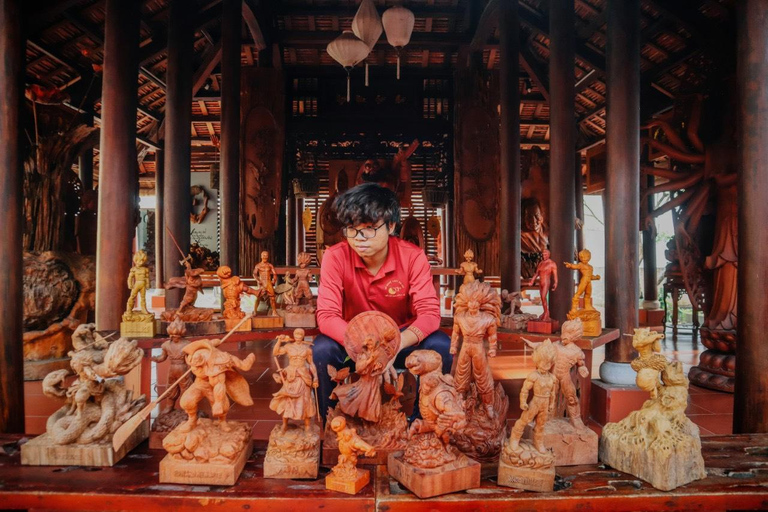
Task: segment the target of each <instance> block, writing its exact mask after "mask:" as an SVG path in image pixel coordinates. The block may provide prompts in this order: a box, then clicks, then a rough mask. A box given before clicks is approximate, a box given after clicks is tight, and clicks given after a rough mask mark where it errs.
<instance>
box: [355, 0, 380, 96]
mask: <svg viewBox="0 0 768 512" xmlns="http://www.w3.org/2000/svg"><path fill="white" fill-rule="evenodd" d="M383 30H384V27H382V26H381V17H380V16H379V13H378V11H376V6H375V5H374V4H373V0H363V1H362V2H360V8H359V9H358V10H357V14H355V17H354V18H353V19H352V32H354V33H355V35H356V36H357V37H359V38H360V39H362V40H363V42H365V44H367V45H368V49H369V50H373V47H374V46H376V43H377V42H378V41H379V38H380V37H381V33H382V31H383ZM365 86H366V87H367V86H368V63H367V62H366V63H365Z"/></svg>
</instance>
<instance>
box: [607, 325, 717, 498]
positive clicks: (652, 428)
mask: <svg viewBox="0 0 768 512" xmlns="http://www.w3.org/2000/svg"><path fill="white" fill-rule="evenodd" d="M663 337H664V335H663V334H661V333H656V332H653V331H651V330H650V329H647V328H643V329H635V334H634V336H633V338H632V346H633V347H634V348H635V349H636V350H637V351H638V353H639V356H638V358H637V359H635V360H634V361H632V368H633V369H634V370H635V371H636V372H637V378H636V383H637V386H638V387H639V388H640V389H643V390H645V391H648V392H649V393H650V395H651V399H650V400H646V402H645V403H644V404H643V407H642V409H640V410H639V411H634V412H632V413H630V415H629V416H627V417H626V418H624V419H623V420H621V421H620V422H618V423H608V424H607V425H606V426H605V427H604V428H603V434H602V436H600V460H601V461H602V462H604V463H605V464H607V465H609V466H611V467H613V468H616V469H618V470H619V471H623V472H625V473H629V474H631V475H635V476H636V477H638V478H642V479H643V480H645V481H646V482H648V483H650V484H651V485H652V486H653V487H655V488H656V489H660V490H662V491H671V490H672V489H675V488H677V487H679V486H681V485H685V484H687V483H689V482H693V481H694V480H699V479H701V478H705V477H706V476H707V472H706V470H705V469H704V459H703V457H702V456H701V439H700V437H699V427H698V426H697V425H696V424H695V423H693V422H692V421H691V420H690V419H689V418H688V417H686V415H685V409H686V407H687V406H688V379H687V378H686V376H685V372H684V371H683V365H682V364H681V363H680V362H679V361H675V362H672V363H670V362H668V361H667V360H666V358H665V357H664V356H663V355H661V354H659V353H658V352H659V351H661V345H660V343H659V340H660V339H661V338H663ZM659 377H661V380H659Z"/></svg>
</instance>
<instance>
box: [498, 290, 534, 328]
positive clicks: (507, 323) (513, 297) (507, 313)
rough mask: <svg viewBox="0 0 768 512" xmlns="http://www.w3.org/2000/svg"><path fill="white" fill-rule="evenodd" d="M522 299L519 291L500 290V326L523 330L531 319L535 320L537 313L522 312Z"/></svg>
mask: <svg viewBox="0 0 768 512" xmlns="http://www.w3.org/2000/svg"><path fill="white" fill-rule="evenodd" d="M522 306H523V301H522V296H521V294H520V292H511V293H510V292H509V290H501V324H500V325H501V327H504V328H505V329H513V330H517V331H522V330H525V329H526V328H527V327H528V323H529V322H530V321H531V320H536V319H537V318H538V315H536V314H533V313H523V310H522Z"/></svg>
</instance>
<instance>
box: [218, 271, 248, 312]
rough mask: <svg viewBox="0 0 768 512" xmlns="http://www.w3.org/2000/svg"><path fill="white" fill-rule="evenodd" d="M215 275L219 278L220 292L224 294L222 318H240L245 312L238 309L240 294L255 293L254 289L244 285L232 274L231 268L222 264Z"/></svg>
mask: <svg viewBox="0 0 768 512" xmlns="http://www.w3.org/2000/svg"><path fill="white" fill-rule="evenodd" d="M216 275H217V276H219V279H220V280H221V294H222V295H223V296H224V304H223V308H222V309H223V312H222V316H223V317H224V318H229V319H235V320H240V319H242V318H244V317H245V312H244V311H243V310H242V309H240V296H241V295H242V294H244V293H247V294H250V295H256V293H257V292H256V290H254V289H253V288H251V287H250V286H248V285H246V284H245V283H244V282H242V281H241V280H240V277H238V276H233V275H232V269H231V268H229V267H228V266H226V265H224V266H221V267H219V268H218V269H217V270H216Z"/></svg>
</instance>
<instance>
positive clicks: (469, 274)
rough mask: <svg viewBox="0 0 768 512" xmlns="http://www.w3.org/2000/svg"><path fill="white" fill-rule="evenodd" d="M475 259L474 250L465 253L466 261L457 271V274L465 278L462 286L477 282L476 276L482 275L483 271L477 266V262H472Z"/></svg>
mask: <svg viewBox="0 0 768 512" xmlns="http://www.w3.org/2000/svg"><path fill="white" fill-rule="evenodd" d="M474 258H475V253H474V251H473V250H472V249H467V250H466V251H464V261H463V262H462V263H461V265H460V266H459V268H457V269H456V273H457V274H459V275H460V276H464V281H462V286H464V285H465V284H469V283H471V282H473V281H474V280H475V274H482V273H483V271H482V270H481V269H480V268H479V267H478V266H477V262H474V261H472V260H473V259H474Z"/></svg>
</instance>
